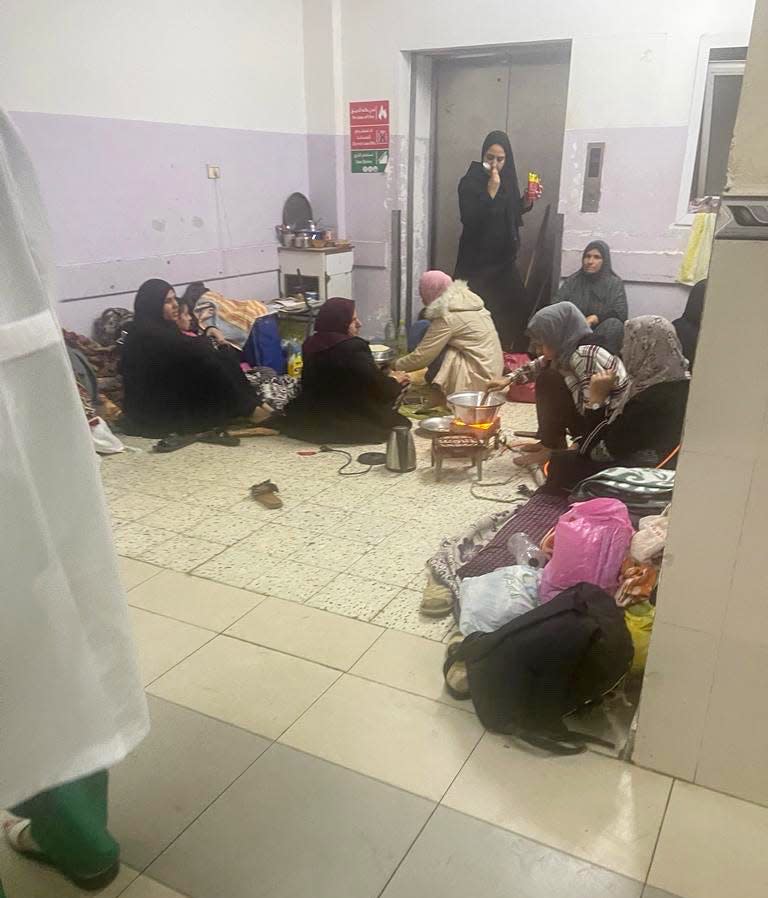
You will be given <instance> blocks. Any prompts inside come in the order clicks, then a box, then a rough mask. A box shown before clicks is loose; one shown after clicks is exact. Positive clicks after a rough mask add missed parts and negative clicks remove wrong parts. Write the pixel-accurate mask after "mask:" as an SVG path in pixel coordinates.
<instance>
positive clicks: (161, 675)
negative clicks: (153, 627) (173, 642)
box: [144, 612, 219, 692]
mask: <svg viewBox="0 0 768 898" xmlns="http://www.w3.org/2000/svg"><path fill="white" fill-rule="evenodd" d="M150 613H151V612H150ZM158 616H160V615H158ZM170 619H171V620H172V618H170ZM200 629H202V628H200ZM205 632H206V633H210V634H211V638H210V639H206V641H205V642H204V643H203V644H202V645H199V646H198V647H197V648H196V649H193V650H192V651H191V652H189V653H188V654H186V655H185V656H184V657H183V658H179V660H178V661H176V662H175V663H174V664H172V665H171V667H169V668H168V670H165V671H163V673H161V674H159V675H158V676H156V677H155V678H154V679H152V680H150V681H149V683H147V684H146V685H145V686H144V692H147V690H148V689H149V687H150V686H154V685H155V683H157V681H158V680H160V679H162V678H163V677H164V676H165V675H166V674H169V673H170V672H171V671H172V670H176V668H177V667H178V666H179V665H180V664H183V663H184V662H185V661H186V660H187V659H188V658H191V657H192V655H196V654H197V653H198V652H199V651H200V649H202V648H205V646H207V645H208V644H209V643H210V642H213V640H214V639H216V638H217V636H218V635H219V634H218V633H215V632H214V631H213V630H206V631H205Z"/></svg>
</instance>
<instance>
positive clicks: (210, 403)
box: [121, 278, 272, 436]
mask: <svg viewBox="0 0 768 898" xmlns="http://www.w3.org/2000/svg"><path fill="white" fill-rule="evenodd" d="M133 314H134V317H133V321H132V322H131V324H130V326H129V328H128V333H127V335H126V337H125V341H124V345H123V351H122V357H121V373H122V376H123V388H124V397H125V398H124V406H123V411H124V420H123V428H124V429H125V430H126V431H127V432H129V433H135V434H138V435H141V436H166V435H167V434H169V433H194V432H201V431H206V430H211V429H214V428H217V427H221V426H222V425H223V424H224V423H226V422H227V421H230V420H233V419H237V418H244V419H249V420H250V421H252V422H254V423H258V422H261V421H263V420H265V419H266V418H268V417H269V416H270V415H271V414H272V410H271V409H270V408H268V407H266V406H265V405H264V404H263V403H262V401H261V400H260V397H259V395H258V393H257V391H256V390H254V389H253V388H252V387H251V385H250V384H249V382H248V380H247V378H246V376H245V374H244V373H243V370H242V368H241V367H240V352H239V350H238V349H237V348H236V347H234V346H232V345H231V344H229V343H228V342H227V341H226V340H225V339H224V337H223V335H222V334H221V332H220V331H218V330H217V329H216V328H208V329H207V330H206V332H205V333H199V329H198V326H197V322H196V320H195V317H194V313H193V312H192V311H191V309H190V306H189V304H188V303H187V302H186V301H185V300H183V299H182V301H181V303H180V302H179V299H178V297H177V296H176V292H175V290H174V289H173V287H172V286H171V285H170V284H169V283H167V282H166V281H163V280H160V279H157V278H153V279H152V280H149V281H146V282H145V283H144V284H142V285H141V287H140V288H139V291H138V293H137V294H136V299H135V301H134V306H133Z"/></svg>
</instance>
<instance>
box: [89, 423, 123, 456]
mask: <svg viewBox="0 0 768 898" xmlns="http://www.w3.org/2000/svg"><path fill="white" fill-rule="evenodd" d="M88 426H89V427H90V429H91V438H92V439H93V448H94V449H95V450H96V451H97V452H98V453H99V455H115V454H117V453H118V452H124V451H125V446H124V445H123V443H122V441H121V440H119V439H118V438H117V437H116V436H115V435H114V434H113V433H112V431H111V430H110V429H109V424H107V422H106V421H105V420H104V419H103V418H99V417H96V418H91V420H90V421H89V422H88Z"/></svg>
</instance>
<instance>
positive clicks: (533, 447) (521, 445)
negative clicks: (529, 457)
mask: <svg viewBox="0 0 768 898" xmlns="http://www.w3.org/2000/svg"><path fill="white" fill-rule="evenodd" d="M509 448H510V449H518V450H519V451H520V452H541V450H542V449H543V448H544V444H543V443H540V442H538V441H536V442H535V443H532V442H531V441H530V440H522V441H519V442H517V443H510V444H509Z"/></svg>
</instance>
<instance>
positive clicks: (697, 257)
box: [677, 212, 717, 285]
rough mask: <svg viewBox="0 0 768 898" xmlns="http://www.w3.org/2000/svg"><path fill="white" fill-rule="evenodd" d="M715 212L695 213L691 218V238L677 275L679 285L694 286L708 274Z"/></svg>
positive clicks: (715, 218) (715, 217)
mask: <svg viewBox="0 0 768 898" xmlns="http://www.w3.org/2000/svg"><path fill="white" fill-rule="evenodd" d="M716 220H717V213H716V212H697V213H696V214H695V215H694V216H693V225H692V226H691V236H690V237H689V238H688V246H687V247H686V250H685V255H684V256H683V264H682V265H681V266H680V272H679V274H678V275H677V279H678V281H680V283H681V284H690V285H693V284H696V283H698V281H703V280H704V279H705V278H706V277H707V275H708V274H709V259H710V256H711V255H712V241H713V240H714V238H715V221H716Z"/></svg>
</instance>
